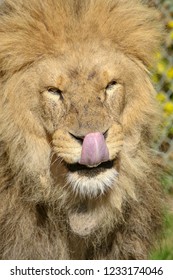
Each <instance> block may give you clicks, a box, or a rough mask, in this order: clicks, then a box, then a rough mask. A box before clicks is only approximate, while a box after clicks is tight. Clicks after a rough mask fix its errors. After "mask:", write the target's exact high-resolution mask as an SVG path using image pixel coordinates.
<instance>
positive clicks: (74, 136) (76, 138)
mask: <svg viewBox="0 0 173 280" xmlns="http://www.w3.org/2000/svg"><path fill="white" fill-rule="evenodd" d="M69 134H70V135H71V136H72V137H73V138H74V139H75V140H77V141H78V142H79V143H81V145H82V143H83V140H84V138H85V136H79V135H75V134H73V133H71V132H69Z"/></svg>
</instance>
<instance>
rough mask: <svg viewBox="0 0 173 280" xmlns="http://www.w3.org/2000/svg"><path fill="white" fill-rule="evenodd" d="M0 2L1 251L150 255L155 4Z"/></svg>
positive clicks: (156, 190)
mask: <svg viewBox="0 0 173 280" xmlns="http://www.w3.org/2000/svg"><path fill="white" fill-rule="evenodd" d="M0 7H1V11H0V258H1V259H6V260H8V259H21V260H22V259H26V260H30V259H36V260H37V259H42V260H44V259H57V260H58V259H61V260H65V259H69V260H70V259H71V260H74V259H78V260H81V259H88V260H92V259H95V260H99V259H107V260H109V259H119V260H121V259H125V260H127V259H146V258H148V256H149V252H150V250H151V248H152V246H153V244H154V241H155V239H156V237H157V236H158V234H159V232H160V229H161V225H162V204H163V203H162V196H163V194H162V188H161V186H160V182H159V181H160V180H159V176H160V172H161V170H160V169H159V164H158V160H157V157H156V155H155V153H154V152H153V149H152V143H153V139H154V138H155V136H156V133H157V127H158V123H159V122H158V116H159V113H158V108H157V104H156V101H155V94H156V93H155V89H154V87H153V85H152V83H151V80H150V74H149V68H150V66H151V63H152V61H153V59H152V58H153V57H154V53H155V52H156V51H157V49H158V47H159V44H160V42H161V37H162V35H161V34H162V26H161V24H160V23H159V20H158V12H157V11H155V9H154V8H149V7H147V5H146V4H144V3H142V2H141V1H138V0H94V1H93V0H83V1H81V0H66V1H64V0H44V1H41V0H30V1H27V0H5V1H3V3H2V4H1V6H0Z"/></svg>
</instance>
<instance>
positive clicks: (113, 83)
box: [106, 81, 117, 90]
mask: <svg viewBox="0 0 173 280" xmlns="http://www.w3.org/2000/svg"><path fill="white" fill-rule="evenodd" d="M115 85H117V82H116V81H111V82H110V83H109V84H108V85H107V86H106V90H109V89H112V88H113V87H114V86H115Z"/></svg>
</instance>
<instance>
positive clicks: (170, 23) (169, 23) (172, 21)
mask: <svg viewBox="0 0 173 280" xmlns="http://www.w3.org/2000/svg"><path fill="white" fill-rule="evenodd" d="M167 26H168V27H169V28H173V20H170V21H168V23H167Z"/></svg>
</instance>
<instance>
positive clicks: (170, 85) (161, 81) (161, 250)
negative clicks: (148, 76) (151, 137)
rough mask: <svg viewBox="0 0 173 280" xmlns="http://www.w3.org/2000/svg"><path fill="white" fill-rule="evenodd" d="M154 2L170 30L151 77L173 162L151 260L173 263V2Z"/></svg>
mask: <svg viewBox="0 0 173 280" xmlns="http://www.w3.org/2000/svg"><path fill="white" fill-rule="evenodd" d="M152 3H154V4H155V6H157V8H159V9H160V11H161V14H162V19H163V20H164V22H165V27H166V28H165V29H166V31H167V32H166V40H165V43H164V45H163V48H162V50H161V51H160V52H159V53H157V54H156V67H155V69H154V73H153V76H152V78H153V82H154V83H155V85H156V89H157V90H158V94H157V100H158V101H159V103H160V104H161V106H162V109H163V131H164V132H163V135H162V137H161V138H162V141H163V143H162V144H163V145H162V144H161V145H160V147H159V148H160V150H161V151H162V152H164V153H168V152H169V153H170V159H171V163H170V162H169V168H168V169H169V172H167V174H166V175H165V176H164V177H163V178H162V185H163V186H164V190H165V193H166V196H167V197H168V208H169V210H168V211H167V212H166V214H165V221H164V231H163V236H162V238H161V240H160V243H159V246H158V247H157V248H156V249H155V250H154V251H153V252H152V253H151V255H150V259H153V260H173V150H172V149H171V151H170V150H169V148H167V147H168V146H170V143H173V0H152ZM165 144H166V147H165Z"/></svg>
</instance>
